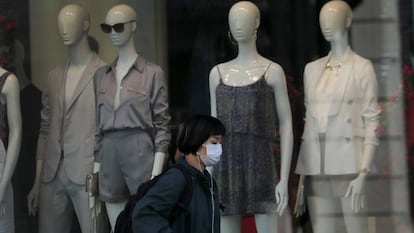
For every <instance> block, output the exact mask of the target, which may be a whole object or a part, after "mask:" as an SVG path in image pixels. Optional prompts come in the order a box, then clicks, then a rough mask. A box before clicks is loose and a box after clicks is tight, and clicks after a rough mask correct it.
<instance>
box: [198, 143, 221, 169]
mask: <svg viewBox="0 0 414 233" xmlns="http://www.w3.org/2000/svg"><path fill="white" fill-rule="evenodd" d="M203 146H204V147H205V148H206V154H205V155H202V154H200V153H199V152H197V154H198V155H200V159H201V161H203V163H204V165H205V166H207V167H208V166H213V165H216V164H217V163H218V162H219V161H220V158H221V153H222V152H223V149H222V148H221V144H219V143H218V144H207V145H204V144H203Z"/></svg>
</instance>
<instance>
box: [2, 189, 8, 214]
mask: <svg viewBox="0 0 414 233" xmlns="http://www.w3.org/2000/svg"><path fill="white" fill-rule="evenodd" d="M7 188H8V184H4V183H3V182H1V183H0V216H4V214H5V213H6V200H7Z"/></svg>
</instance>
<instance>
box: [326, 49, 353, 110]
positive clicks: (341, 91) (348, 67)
mask: <svg viewBox="0 0 414 233" xmlns="http://www.w3.org/2000/svg"><path fill="white" fill-rule="evenodd" d="M348 49H349V50H348V51H347V54H346V57H345V59H344V62H343V65H342V66H341V70H340V71H339V75H340V77H339V80H338V82H337V84H336V87H337V88H336V91H335V94H334V96H333V98H332V101H331V104H330V105H329V112H328V116H332V115H336V114H337V113H338V112H339V109H340V107H341V105H342V103H343V102H344V95H345V90H346V89H347V87H348V83H349V80H350V79H351V76H352V71H353V66H354V63H353V59H352V57H353V54H354V52H352V50H351V49H350V48H348ZM351 91H352V90H351Z"/></svg>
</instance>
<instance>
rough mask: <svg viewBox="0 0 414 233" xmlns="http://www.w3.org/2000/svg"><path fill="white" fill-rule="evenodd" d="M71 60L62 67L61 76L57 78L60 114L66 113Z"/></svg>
mask: <svg viewBox="0 0 414 233" xmlns="http://www.w3.org/2000/svg"><path fill="white" fill-rule="evenodd" d="M68 67H69V60H67V61H66V62H65V64H64V65H63V66H62V67H61V72H60V75H59V76H58V77H57V78H58V80H57V82H58V90H57V93H58V100H59V101H58V102H59V110H60V112H62V113H63V112H65V88H66V74H67V72H68Z"/></svg>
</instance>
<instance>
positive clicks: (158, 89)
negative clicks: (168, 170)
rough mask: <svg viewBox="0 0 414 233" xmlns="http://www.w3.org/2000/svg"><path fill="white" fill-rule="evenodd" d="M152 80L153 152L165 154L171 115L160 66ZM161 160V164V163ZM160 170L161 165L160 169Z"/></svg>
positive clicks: (169, 135) (169, 136) (168, 140)
mask: <svg viewBox="0 0 414 233" xmlns="http://www.w3.org/2000/svg"><path fill="white" fill-rule="evenodd" d="M153 82H154V83H153V86H152V91H151V108H152V119H153V125H154V129H155V136H154V144H155V152H156V153H158V152H162V153H164V156H165V154H166V153H167V152H168V146H169V143H170V140H171V134H170V131H169V122H170V119H171V117H170V114H169V110H168V90H167V83H166V81H165V78H164V72H163V71H162V70H161V68H159V69H158V70H156V72H155V74H154V81H153ZM159 156H160V155H159ZM156 157H157V156H156ZM155 159H156V158H155ZM163 162H164V161H163ZM163 162H162V163H161V164H163ZM161 170H162V165H161V169H160V171H161ZM153 171H154V170H153ZM160 173H161V172H160Z"/></svg>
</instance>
